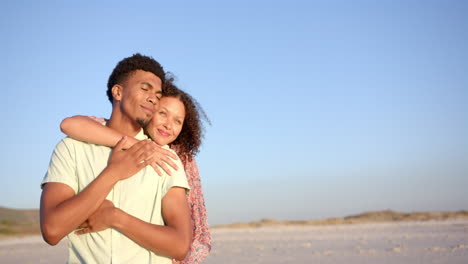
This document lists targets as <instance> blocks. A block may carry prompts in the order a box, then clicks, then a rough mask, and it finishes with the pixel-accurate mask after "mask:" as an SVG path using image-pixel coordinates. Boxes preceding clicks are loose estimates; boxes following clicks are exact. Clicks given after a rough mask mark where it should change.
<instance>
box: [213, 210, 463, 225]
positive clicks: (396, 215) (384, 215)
mask: <svg viewBox="0 0 468 264" xmlns="http://www.w3.org/2000/svg"><path fill="white" fill-rule="evenodd" d="M452 219H468V211H465V210H462V211H457V212H411V213H404V212H396V211H392V210H384V211H372V212H365V213H361V214H357V215H351V216H346V217H335V218H326V219H317V220H297V221H287V220H285V221H282V220H276V219H270V218H267V219H262V220H260V221H253V222H239V223H231V224H224V225H214V226H212V228H244V227H262V226H301V225H305V226H325V225H351V224H364V223H384V222H409V221H444V220H452Z"/></svg>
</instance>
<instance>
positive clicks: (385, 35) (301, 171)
mask: <svg viewBox="0 0 468 264" xmlns="http://www.w3.org/2000/svg"><path fill="white" fill-rule="evenodd" d="M0 6H1V10H2V15H1V16H0V33H1V36H2V41H1V42H0V47H1V48H0V58H1V59H2V63H1V64H0V67H1V68H0V76H1V77H2V78H1V79H2V84H3V88H2V91H3V93H4V94H5V93H6V97H3V107H2V109H1V111H2V112H1V113H2V116H3V118H4V122H3V132H2V137H0V144H1V145H2V146H3V151H2V153H1V154H0V155H1V159H0V160H1V162H2V164H1V168H2V180H3V188H2V191H1V192H0V201H1V202H0V206H7V207H13V208H38V206H39V197H40V189H39V183H40V181H41V179H42V178H43V176H44V173H45V171H46V169H47V166H48V163H49V159H50V155H51V153H52V150H53V148H54V147H55V144H56V143H57V142H58V141H59V140H60V138H62V137H63V136H64V135H63V134H62V133H61V132H60V130H59V124H60V121H61V120H62V119H63V118H65V117H67V116H71V115H76V114H87V115H96V116H104V117H108V116H109V114H110V111H111V105H110V103H109V102H108V101H107V98H106V95H105V90H106V83H107V78H108V76H109V74H110V72H111V71H112V69H113V67H114V66H115V64H116V63H117V62H118V61H119V60H121V59H122V58H124V57H128V56H130V55H132V54H134V53H136V52H140V53H142V54H145V55H150V56H152V57H154V58H155V59H157V60H158V61H159V62H161V64H163V66H164V67H165V69H166V70H168V71H171V72H173V73H174V74H175V75H176V76H177V78H178V85H179V86H180V87H181V88H182V89H184V90H186V91H188V92H189V93H191V94H192V95H193V96H194V97H195V98H197V99H198V101H199V102H200V103H201V104H202V105H203V107H204V109H205V111H206V112H207V114H208V115H209V117H210V119H211V121H212V123H213V124H212V126H207V128H206V138H205V142H204V145H203V148H202V150H201V153H200V154H199V156H198V157H197V160H198V162H199V167H200V171H201V177H202V183H203V188H204V192H205V198H206V204H207V207H208V215H209V219H210V223H211V224H214V225H215V224H223V223H230V222H237V221H251V220H259V219H261V218H277V219H315V218H323V217H335V216H346V215H349V214H355V213H360V212H363V211H369V210H383V209H393V210H399V211H429V210H431V211H432V210H450V211H453V210H461V209H465V210H466V209H468V207H467V205H468V195H467V194H466V186H468V139H467V136H466V135H467V134H468V104H467V102H468V75H467V74H466V73H467V72H468V50H467V47H468V33H467V32H468V18H467V16H466V14H467V13H468V4H467V3H466V1H287V2H286V1H232V2H229V3H221V2H220V1H197V2H189V1H165V2H160V3H157V2H156V1H132V2H131V3H115V1H99V2H97V1H94V2H93V1H81V2H80V3H78V2H77V3H75V2H73V3H72V2H67V3H64V2H61V1H39V2H38V1H3V2H2V3H1V4H0Z"/></svg>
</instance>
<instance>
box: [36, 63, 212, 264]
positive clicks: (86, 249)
mask: <svg viewBox="0 0 468 264" xmlns="http://www.w3.org/2000/svg"><path fill="white" fill-rule="evenodd" d="M107 96H108V98H109V100H110V102H111V104H112V114H111V117H110V118H109V120H99V119H96V118H93V117H86V116H74V117H70V118H66V119H65V120H64V121H62V124H61V129H62V131H63V132H64V133H65V134H67V135H68V136H69V137H66V138H64V139H62V140H61V141H60V142H59V143H58V144H57V146H56V147H55V150H54V152H53V154H52V157H51V161H50V164H49V168H48V170H47V174H46V175H45V177H44V180H43V181H42V184H41V187H42V196H41V206H40V220H41V232H42V236H43V238H44V240H45V241H46V242H47V243H49V244H51V245H55V244H57V243H58V242H60V240H62V239H63V238H64V237H65V236H68V240H69V247H68V248H69V258H68V263H179V262H180V263H187V264H189V263H190V264H195V263H201V261H202V260H203V259H204V258H205V257H206V256H207V255H208V253H209V251H210V248H211V241H210V233H209V230H208V224H207V219H206V210H205V205H204V199H203V193H202V191H201V183H200V176H199V174H198V168H197V165H196V163H195V159H194V156H195V155H196V154H197V153H198V150H199V147H200V145H201V140H202V136H203V135H202V132H203V125H202V122H201V119H202V118H204V119H205V120H206V121H208V122H209V120H208V119H207V117H206V115H205V113H204V112H203V110H202V109H201V107H200V106H199V104H198V103H197V102H196V101H195V100H194V99H193V98H192V97H191V96H190V95H189V94H187V93H185V92H184V91H182V90H180V89H179V88H178V87H177V86H176V85H175V84H174V83H173V78H168V76H167V74H166V72H165V71H164V70H163V67H162V66H161V65H160V64H159V63H158V62H157V61H155V60H154V59H153V58H151V57H148V56H143V55H140V54H135V55H133V56H131V57H128V58H125V59H123V60H122V61H120V62H119V63H118V64H117V66H116V67H115V68H114V70H113V72H112V74H111V75H110V77H109V81H108V84H107Z"/></svg>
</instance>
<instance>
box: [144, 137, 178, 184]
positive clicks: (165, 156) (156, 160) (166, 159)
mask: <svg viewBox="0 0 468 264" xmlns="http://www.w3.org/2000/svg"><path fill="white" fill-rule="evenodd" d="M150 157H151V158H152V160H153V162H151V163H150V165H151V167H153V169H154V170H155V171H156V173H157V174H158V175H159V176H162V172H161V169H163V170H164V171H165V172H166V173H167V174H168V175H172V172H171V170H170V169H169V167H168V166H167V165H169V166H171V167H172V168H173V169H174V170H178V169H179V167H177V165H176V164H175V163H174V161H172V160H177V159H178V157H177V155H175V154H174V153H172V152H171V151H170V150H167V149H164V148H162V147H160V146H158V145H157V144H156V143H154V142H153V153H152V154H151V156H150Z"/></svg>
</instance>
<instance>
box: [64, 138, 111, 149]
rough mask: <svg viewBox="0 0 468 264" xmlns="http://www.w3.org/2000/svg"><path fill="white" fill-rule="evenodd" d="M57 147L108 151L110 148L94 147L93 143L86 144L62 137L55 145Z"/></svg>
mask: <svg viewBox="0 0 468 264" xmlns="http://www.w3.org/2000/svg"><path fill="white" fill-rule="evenodd" d="M59 147H66V148H74V149H91V148H95V149H101V148H102V149H110V147H107V146H103V145H96V144H93V143H88V142H84V141H80V140H76V139H74V138H71V137H68V136H67V137H64V138H62V139H61V140H60V141H59V143H58V144H57V146H56V148H59Z"/></svg>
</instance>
